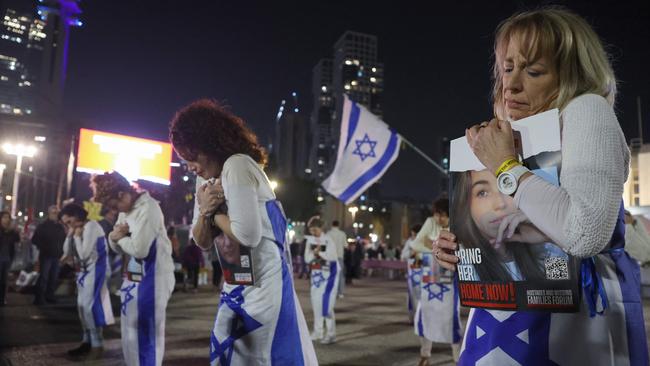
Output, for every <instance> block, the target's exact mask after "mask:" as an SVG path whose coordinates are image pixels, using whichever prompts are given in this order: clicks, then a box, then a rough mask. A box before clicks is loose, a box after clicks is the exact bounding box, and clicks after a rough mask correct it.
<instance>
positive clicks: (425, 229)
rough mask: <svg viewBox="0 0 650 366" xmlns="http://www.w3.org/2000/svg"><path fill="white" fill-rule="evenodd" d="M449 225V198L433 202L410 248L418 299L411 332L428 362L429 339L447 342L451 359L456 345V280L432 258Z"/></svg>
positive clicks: (424, 364)
mask: <svg viewBox="0 0 650 366" xmlns="http://www.w3.org/2000/svg"><path fill="white" fill-rule="evenodd" d="M448 228H449V200H448V199H446V198H441V199H438V200H437V201H435V202H434V203H433V216H432V217H429V218H427V220H426V221H425V222H424V225H423V226H422V228H421V229H420V231H419V232H418V234H417V236H416V237H415V239H414V240H413V243H412V245H411V248H412V250H413V252H414V254H415V258H416V260H417V261H419V264H420V271H421V280H420V299H419V301H418V304H417V309H416V311H415V318H414V322H413V326H414V330H415V334H416V335H417V336H418V337H420V362H419V363H418V366H427V365H429V358H430V357H431V347H432V346H433V342H436V343H448V344H451V349H452V356H453V359H454V361H458V351H459V349H460V344H459V342H460V341H461V335H460V316H459V306H460V305H459V303H458V294H457V291H456V284H455V282H454V281H453V278H452V275H451V273H450V272H449V271H447V270H446V269H444V268H441V267H440V266H438V265H437V263H435V262H434V261H433V256H432V252H431V248H432V244H433V242H434V241H435V240H436V239H438V236H439V235H440V232H441V231H442V230H443V229H448Z"/></svg>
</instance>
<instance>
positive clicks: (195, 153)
mask: <svg viewBox="0 0 650 366" xmlns="http://www.w3.org/2000/svg"><path fill="white" fill-rule="evenodd" d="M169 137H170V140H171V142H172V145H173V146H174V149H175V150H176V152H177V153H178V155H179V156H180V157H182V158H183V159H184V160H185V161H186V162H187V164H188V167H189V169H190V170H191V171H193V172H195V173H196V174H197V175H199V176H201V177H202V178H204V179H206V180H207V182H206V184H204V185H203V186H201V187H199V189H198V191H197V201H198V204H199V215H200V218H199V219H198V220H197V223H196V225H195V226H194V228H193V234H194V240H195V241H196V243H197V244H198V245H199V246H201V247H203V248H204V249H206V250H207V249H209V248H211V247H212V246H213V245H215V244H216V245H217V251H218V252H219V260H220V261H221V264H222V267H223V268H224V280H225V283H224V285H223V291H222V292H221V302H220V306H219V309H218V311H217V317H216V320H215V324H214V329H213V331H212V333H211V336H210V363H211V364H212V365H246V366H248V365H251V366H254V365H317V364H318V362H317V361H316V354H315V352H314V348H313V344H312V342H311V340H310V339H309V334H308V329H307V323H306V322H305V318H304V315H303V313H302V309H301V308H300V303H299V302H298V298H297V296H296V293H295V291H294V287H293V280H292V277H291V276H292V271H291V267H290V262H289V261H290V260H291V258H290V257H289V252H288V248H287V247H286V245H287V244H286V240H285V239H286V236H285V235H286V229H287V222H286V218H285V217H284V213H283V211H282V207H281V205H280V203H279V202H278V201H277V200H276V198H275V193H273V189H272V188H271V184H270V182H269V179H268V177H267V176H266V174H265V173H264V170H262V166H263V164H264V163H265V161H266V154H265V152H264V151H263V149H262V147H261V146H260V145H259V144H258V143H257V137H256V136H255V134H254V133H253V132H252V131H251V130H249V129H248V127H246V125H245V124H244V122H243V121H242V120H241V119H240V118H239V117H237V116H235V115H234V114H232V113H231V112H230V111H228V110H227V109H226V108H224V107H222V106H221V105H219V104H218V103H216V102H214V101H211V100H199V101H196V102H194V103H192V104H190V105H188V106H187V107H184V108H183V109H181V110H180V111H179V112H177V113H176V115H175V116H174V118H173V120H172V121H171V123H170V133H169ZM224 203H225V205H224ZM224 206H227V212H226V211H225V210H224V209H223V207H224ZM217 238H219V239H217ZM225 269H228V271H225ZM230 274H232V276H230Z"/></svg>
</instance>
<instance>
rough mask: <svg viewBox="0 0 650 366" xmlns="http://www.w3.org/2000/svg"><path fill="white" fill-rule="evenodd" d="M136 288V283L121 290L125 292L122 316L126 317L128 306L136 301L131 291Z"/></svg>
mask: <svg viewBox="0 0 650 366" xmlns="http://www.w3.org/2000/svg"><path fill="white" fill-rule="evenodd" d="M134 288H135V283H132V284H131V286H127V287H124V288H121V289H120V291H121V292H124V302H123V303H122V307H121V308H122V315H126V305H127V304H128V303H129V302H130V301H131V300H133V299H134V297H133V295H131V291H132V290H133V289H134Z"/></svg>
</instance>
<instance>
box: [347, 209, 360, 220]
mask: <svg viewBox="0 0 650 366" xmlns="http://www.w3.org/2000/svg"><path fill="white" fill-rule="evenodd" d="M357 211H359V207H357V206H352V207H348V212H350V213H351V214H352V221H354V215H356V214H357Z"/></svg>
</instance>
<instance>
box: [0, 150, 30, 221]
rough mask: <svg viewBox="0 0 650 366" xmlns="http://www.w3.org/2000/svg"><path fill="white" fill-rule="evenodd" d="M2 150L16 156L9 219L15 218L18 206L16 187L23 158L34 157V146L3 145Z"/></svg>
mask: <svg viewBox="0 0 650 366" xmlns="http://www.w3.org/2000/svg"><path fill="white" fill-rule="evenodd" d="M2 149H3V150H4V152H6V153H7V154H9V155H15V156H16V171H15V172H14V183H13V187H12V191H11V192H12V193H11V197H12V200H11V217H12V218H15V217H16V208H17V205H18V185H19V183H20V169H21V167H22V165H23V157H28V158H32V157H34V155H36V146H32V145H24V144H12V143H9V142H7V143H5V144H4V145H2Z"/></svg>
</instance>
